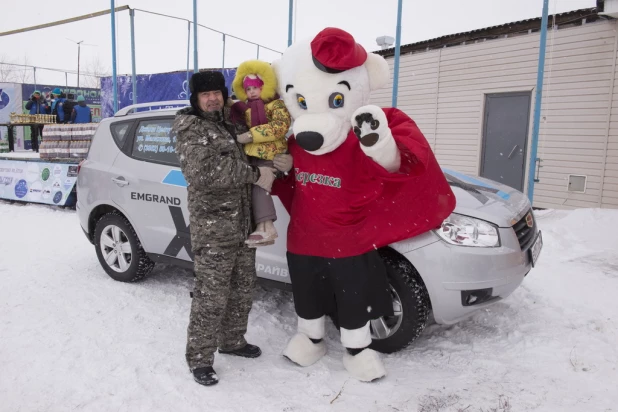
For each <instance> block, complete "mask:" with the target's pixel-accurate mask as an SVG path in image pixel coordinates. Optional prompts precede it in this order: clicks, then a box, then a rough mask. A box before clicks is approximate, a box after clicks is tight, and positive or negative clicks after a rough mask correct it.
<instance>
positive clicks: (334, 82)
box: [273, 28, 455, 381]
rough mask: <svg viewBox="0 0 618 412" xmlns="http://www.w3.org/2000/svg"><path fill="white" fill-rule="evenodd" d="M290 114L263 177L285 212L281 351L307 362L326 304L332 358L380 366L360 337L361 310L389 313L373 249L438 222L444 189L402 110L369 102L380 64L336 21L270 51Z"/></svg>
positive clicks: (317, 349) (318, 342)
mask: <svg viewBox="0 0 618 412" xmlns="http://www.w3.org/2000/svg"><path fill="white" fill-rule="evenodd" d="M273 66H274V68H275V72H276V73H277V77H278V84H279V94H280V95H281V96H282V98H283V100H284V102H285V104H286V106H287V108H288V110H289V112H290V113H291V115H292V118H293V120H294V123H293V132H294V135H293V136H291V137H290V138H289V140H288V146H289V151H290V154H291V155H292V157H293V162H294V166H293V169H292V170H291V171H290V173H289V175H288V177H287V178H286V179H283V180H280V181H278V182H276V183H275V186H274V189H273V193H274V194H275V195H278V196H279V198H280V199H281V201H282V203H283V204H284V206H285V207H286V208H287V210H288V212H289V213H290V224H289V226H288V237H287V238H288V244H287V249H288V265H289V268H290V276H291V279H292V286H293V291H294V304H295V308H296V312H297V315H298V333H297V334H296V335H295V336H294V337H292V339H291V340H290V342H289V343H288V345H287V347H286V349H285V351H284V353H283V354H284V355H285V356H286V357H288V358H289V359H290V360H292V361H293V362H295V363H297V364H299V365H301V366H308V365H311V364H313V363H314V362H316V361H318V360H319V359H320V358H321V357H322V356H323V355H324V354H325V353H326V346H325V344H324V342H323V338H324V335H325V326H324V322H325V315H326V314H328V313H330V312H331V311H333V310H336V311H337V312H338V318H339V323H340V326H341V341H342V344H343V346H344V347H345V348H346V351H345V353H344V358H343V363H344V366H345V367H346V369H347V370H348V371H349V372H350V374H351V375H352V376H354V377H356V378H357V379H360V380H363V381H372V380H375V379H378V378H381V377H383V376H385V374H386V371H385V369H384V366H383V364H382V362H381V359H380V357H379V356H378V354H377V352H375V351H373V350H372V349H370V348H369V345H370V343H371V334H370V326H369V325H370V324H369V322H370V321H371V320H372V319H376V318H378V317H380V316H387V315H389V314H392V303H391V296H390V292H389V286H388V280H387V278H386V269H385V266H384V263H383V262H382V261H381V259H380V256H379V255H378V252H377V249H379V248H382V247H386V246H388V245H389V244H391V243H394V242H397V241H400V240H404V239H407V238H410V237H412V236H415V235H418V234H421V233H424V232H426V231H428V230H431V229H435V228H438V227H439V226H440V225H441V223H442V221H443V220H444V219H445V218H446V217H447V216H448V215H449V214H450V213H451V212H452V211H453V209H454V208H455V197H454V195H453V193H452V192H451V189H450V187H449V185H448V183H447V181H446V179H445V178H444V175H443V173H442V171H441V170H440V167H439V166H438V163H437V161H436V159H435V157H434V154H433V152H432V151H431V148H430V146H429V144H428V142H427V140H426V139H425V137H424V136H423V134H422V133H421V131H420V130H419V129H418V127H417V126H416V124H415V123H414V121H413V120H412V119H411V118H410V117H408V116H407V115H406V114H405V113H403V112H402V111H401V110H398V109H396V108H385V109H382V108H379V107H377V106H373V105H369V104H368V103H369V96H370V93H371V91H374V90H377V89H380V88H382V87H384V86H385V85H386V84H387V83H388V79H389V67H388V64H387V63H386V61H385V60H384V59H383V58H382V57H381V56H378V55H376V54H371V53H367V52H366V51H365V49H364V48H363V47H362V46H361V45H359V44H358V43H356V41H355V40H354V38H353V37H352V36H351V35H350V34H349V33H347V32H345V31H343V30H340V29H336V28H327V29H325V30H323V31H322V32H320V33H319V34H318V35H317V36H316V37H315V38H313V39H311V40H309V41H305V42H298V43H295V44H293V45H292V46H291V47H289V48H288V49H287V50H286V51H285V52H284V54H283V56H282V58H281V59H280V60H278V61H276V62H273Z"/></svg>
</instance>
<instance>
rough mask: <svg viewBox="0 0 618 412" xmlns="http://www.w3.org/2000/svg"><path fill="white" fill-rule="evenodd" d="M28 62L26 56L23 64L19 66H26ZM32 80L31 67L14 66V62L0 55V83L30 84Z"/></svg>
mask: <svg viewBox="0 0 618 412" xmlns="http://www.w3.org/2000/svg"><path fill="white" fill-rule="evenodd" d="M28 62H29V59H28V56H24V59H23V62H20V63H19V64H20V65H24V66H27V65H28V64H29V63H28ZM32 80H33V72H32V68H31V67H23V66H16V63H15V60H13V59H10V58H8V57H7V56H6V55H4V54H3V55H0V82H7V83H30V82H32Z"/></svg>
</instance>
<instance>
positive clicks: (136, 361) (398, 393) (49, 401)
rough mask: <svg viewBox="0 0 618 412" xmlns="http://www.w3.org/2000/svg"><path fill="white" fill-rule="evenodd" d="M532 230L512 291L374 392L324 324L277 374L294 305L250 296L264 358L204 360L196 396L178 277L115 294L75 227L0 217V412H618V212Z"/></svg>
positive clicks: (254, 334)
mask: <svg viewBox="0 0 618 412" xmlns="http://www.w3.org/2000/svg"><path fill="white" fill-rule="evenodd" d="M538 218H539V225H540V227H541V229H542V230H543V235H544V243H545V249H544V250H543V252H542V253H541V258H540V260H539V264H538V267H537V268H536V269H534V270H533V271H532V272H531V273H530V274H529V275H528V277H527V278H526V279H525V281H524V283H523V285H522V287H520V288H519V289H518V290H517V291H515V293H514V294H513V295H512V296H511V297H510V298H508V299H506V300H505V301H502V302H499V303H497V304H495V305H494V306H492V307H491V308H490V309H488V310H484V311H481V312H478V313H477V314H475V315H474V316H473V317H472V318H470V319H468V320H466V321H464V322H461V323H459V324H457V325H453V326H440V325H435V324H434V325H431V326H429V327H428V328H427V329H426V330H425V332H424V333H423V334H422V335H421V337H420V338H419V339H418V340H417V342H416V343H415V344H413V345H412V346H411V347H410V348H409V349H407V350H405V351H402V352H399V353H396V354H393V355H388V356H385V365H386V368H387V370H388V372H389V374H388V376H387V377H386V378H385V379H383V380H381V381H378V382H375V383H372V384H366V383H361V382H357V381H354V380H353V379H349V377H348V375H347V373H346V371H345V370H344V368H343V364H342V360H341V359H342V356H343V352H342V350H341V345H340V344H339V341H338V333H337V331H336V330H335V329H334V328H333V327H332V325H330V324H329V333H328V338H327V346H328V353H327V355H326V356H325V357H324V358H323V359H322V360H320V361H319V362H318V363H317V364H315V365H313V366H311V367H308V368H299V367H296V366H294V365H292V364H291V363H290V362H288V361H286V360H285V359H284V358H282V356H281V355H280V354H281V352H282V350H283V348H284V347H285V344H286V342H287V340H288V339H289V338H290V337H291V336H292V334H293V333H294V332H295V316H294V310H293V305H292V301H291V294H289V293H287V292H282V291H278V290H267V289H262V288H260V289H258V290H257V291H256V294H255V303H254V307H253V310H252V312H251V318H250V324H249V332H248V335H247V337H248V340H249V341H250V342H252V343H254V344H258V345H259V346H261V348H262V350H263V353H264V354H263V355H262V356H261V357H260V358H258V359H255V360H250V359H241V358H234V357H229V356H228V357H226V356H223V355H217V357H216V361H215V369H216V370H217V373H218V375H219V377H220V379H221V382H220V383H219V384H218V385H217V386H215V387H211V388H205V387H202V386H200V385H198V384H197V383H195V382H194V381H193V380H192V377H191V375H190V373H189V371H188V369H187V367H186V364H185V361H184V345H185V339H186V326H187V323H188V318H189V305H190V298H189V291H190V290H191V287H192V284H193V276H192V274H191V273H189V272H187V271H183V270H180V269H177V268H173V267H166V266H163V267H157V268H156V269H155V271H154V273H153V275H152V276H151V277H149V278H148V279H147V280H145V281H144V282H141V283H137V284H123V283H119V282H115V281H113V280H111V279H110V278H109V277H108V276H107V275H106V274H105V272H104V271H103V270H102V269H101V267H100V266H99V264H98V261H97V259H96V255H95V252H94V248H93V246H92V245H90V243H88V242H87V240H86V238H85V236H84V235H83V233H82V231H81V229H80V226H79V222H78V220H77V216H76V215H75V213H74V212H73V211H70V210H58V209H52V208H48V207H45V206H34V205H27V206H23V205H18V204H8V203H0V400H1V402H0V411H70V410H80V411H131V412H134V411H217V412H219V411H348V410H356V411H423V412H435V411H463V410H465V411H467V412H472V411H474V412H479V411H481V410H482V411H552V412H555V411H609V410H614V411H615V410H618V393H617V391H616V389H615V388H616V382H618V372H617V371H616V368H617V365H618V345H617V344H616V342H618V305H617V304H616V297H617V296H618V240H617V239H616V236H615V228H616V221H617V220H618V211H610V210H576V211H569V212H567V211H544V212H540V213H538Z"/></svg>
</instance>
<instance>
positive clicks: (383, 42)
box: [376, 36, 395, 50]
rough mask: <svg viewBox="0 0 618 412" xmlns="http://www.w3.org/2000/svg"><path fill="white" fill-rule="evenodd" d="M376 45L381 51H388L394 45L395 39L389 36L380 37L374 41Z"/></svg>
mask: <svg viewBox="0 0 618 412" xmlns="http://www.w3.org/2000/svg"><path fill="white" fill-rule="evenodd" d="M376 43H378V46H380V48H381V49H382V50H385V49H388V48H390V47H392V46H393V44H395V38H394V37H391V36H380V37H378V38H377V39H376Z"/></svg>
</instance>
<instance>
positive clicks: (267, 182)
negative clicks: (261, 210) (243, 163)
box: [254, 166, 275, 192]
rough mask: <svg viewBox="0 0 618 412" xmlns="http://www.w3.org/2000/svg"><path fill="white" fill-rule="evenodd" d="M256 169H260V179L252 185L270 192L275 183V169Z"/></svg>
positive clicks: (261, 167)
mask: <svg viewBox="0 0 618 412" xmlns="http://www.w3.org/2000/svg"><path fill="white" fill-rule="evenodd" d="M258 169H260V178H259V179H258V180H257V182H255V183H254V184H255V185H257V186H259V187H261V188H262V189H264V190H266V191H267V192H270V191H271V190H272V187H273V182H274V181H275V169H273V168H272V167H266V166H260V167H258Z"/></svg>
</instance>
